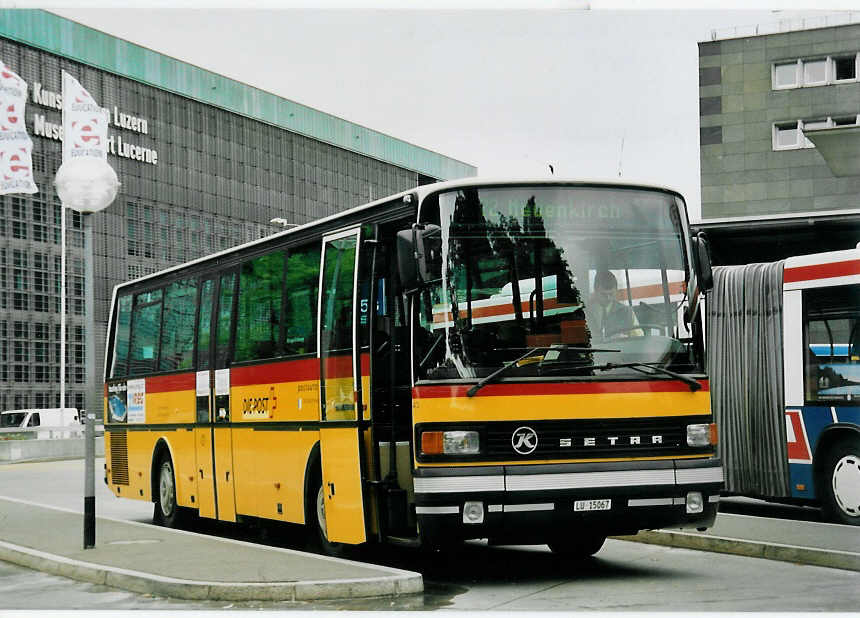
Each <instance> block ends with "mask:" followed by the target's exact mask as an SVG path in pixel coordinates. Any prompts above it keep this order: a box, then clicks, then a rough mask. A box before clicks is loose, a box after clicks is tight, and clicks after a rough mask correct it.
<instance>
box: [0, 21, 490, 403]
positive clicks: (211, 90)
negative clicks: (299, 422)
mask: <svg viewBox="0 0 860 618" xmlns="http://www.w3.org/2000/svg"><path fill="white" fill-rule="evenodd" d="M0 60H2V61H3V62H4V63H5V64H6V65H7V66H8V67H9V68H10V69H12V70H13V71H14V72H15V73H17V74H18V75H19V76H20V77H21V78H23V79H24V80H25V81H26V82H27V83H28V86H29V92H28V100H27V108H26V124H27V130H28V132H29V134H30V136H31V138H32V139H33V169H34V176H35V180H36V184H37V185H38V187H39V192H38V193H36V194H33V195H5V196H0V409H8V408H24V407H53V406H57V405H59V372H60V361H59V357H60V335H59V333H60V296H59V293H60V214H61V209H60V202H59V199H58V198H57V196H56V193H55V191H54V187H53V179H54V176H55V174H56V171H57V169H58V168H59V166H60V164H61V162H62V160H61V159H62V154H61V150H62V148H61V146H62V144H61V141H60V132H59V131H60V128H61V125H62V120H61V108H62V105H61V103H60V101H59V100H58V97H59V95H61V92H62V87H61V71H62V70H65V71H67V72H69V73H71V74H72V75H73V76H75V77H76V78H77V79H78V81H79V82H81V84H82V85H83V86H84V87H85V88H86V89H87V90H88V91H89V92H90V93H91V94H92V95H93V97H94V98H95V100H96V101H97V102H98V103H99V104H100V105H101V106H103V107H105V108H107V109H108V110H109V111H110V115H111V126H110V130H109V143H110V154H109V155H108V162H109V163H110V164H111V165H112V166H113V168H114V169H115V170H116V172H117V174H118V176H119V179H120V182H121V183H122V186H121V188H120V193H119V195H118V197H117V199H116V201H115V202H114V204H113V205H112V206H110V207H109V208H108V209H107V210H105V211H103V212H101V213H98V214H96V215H93V217H94V219H93V224H94V253H95V262H94V268H95V301H96V307H95V318H96V332H95V333H94V335H95V336H94V338H92V339H91V338H90V337H88V336H87V333H85V332H84V323H85V320H84V259H85V256H84V255H83V238H82V230H81V220H80V217H79V216H78V215H77V214H74V215H72V214H71V213H70V216H69V218H68V228H69V229H68V234H67V241H68V253H67V255H68V269H67V276H68V286H67V290H66V293H67V307H68V312H67V313H68V321H67V325H68V328H67V343H68V348H67V356H68V363H67V376H68V379H67V399H66V405H69V406H75V407H79V408H80V407H89V408H90V409H92V408H95V409H101V402H100V391H99V392H95V393H94V394H93V395H92V398H91V399H90V401H89V402H87V401H86V399H87V398H86V395H85V391H86V372H87V368H86V367H85V362H84V359H85V357H86V356H85V345H86V344H87V342H88V341H90V340H94V341H95V342H96V361H97V362H96V368H95V369H96V372H97V376H100V375H101V367H102V365H103V345H104V339H105V329H106V322H107V315H108V309H109V303H110V295H111V291H112V288H113V286H114V285H115V284H117V283H118V282H120V281H125V280H128V279H133V278H137V277H139V276H141V275H144V274H148V273H150V272H154V271H156V270H160V269H163V268H166V267H168V266H171V265H174V264H177V263H181V262H184V261H187V260H191V259H194V258H197V257H200V256H203V255H206V254H209V253H213V252H215V251H219V250H222V249H225V248H227V247H230V246H234V245H237V244H240V243H243V242H247V241H249V240H252V239H255V238H259V237H261V236H265V235H268V234H271V233H273V232H275V231H277V230H279V229H282V228H281V227H280V226H273V225H272V224H271V223H270V221H271V219H273V218H276V217H277V218H282V219H285V220H287V221H289V222H292V223H304V222H306V221H309V220H311V219H314V218H318V217H322V216H325V215H330V214H333V213H335V212H338V211H341V210H345V209H347V208H350V207H353V206H356V205H359V204H362V203H364V202H367V201H370V200H372V199H376V198H380V197H384V196H386V195H388V194H392V193H396V192H398V191H402V190H404V189H407V188H409V187H414V186H417V185H419V184H424V183H428V182H432V181H435V180H443V179H453V178H460V177H465V176H473V175H475V174H476V171H477V170H476V168H475V167H473V166H472V165H469V164H466V163H463V162H460V161H457V160H454V159H452V158H449V157H446V156H443V155H441V154H438V153H435V152H431V151H429V150H427V149H424V148H420V147H418V146H414V145H412V144H409V143H406V142H404V141H401V140H398V139H396V138H393V137H390V136H388V135H384V134H382V133H379V132H377V131H374V130H372V129H369V128H366V127H362V126H360V125H357V124H354V123H351V122H348V121H346V120H342V119H340V118H336V117H334V116H331V115H328V114H325V113H323V112H320V111H317V110H314V109H311V108H308V107H306V106H303V105H301V104H299V103H296V102H294V101H290V100H287V99H283V98H281V97H278V96H276V95H273V94H270V93H268V92H264V91H261V90H258V89H256V88H253V87H250V86H248V85H245V84H242V83H239V82H237V81H234V80H231V79H228V78H226V77H223V76H221V75H217V74H215V73H212V72H210V71H206V70H203V69H200V68H198V67H195V66H192V65H189V64H187V63H183V62H181V61H178V60H176V59H173V58H170V57H167V56H164V55H162V54H159V53H158V52H155V51H153V50H149V49H146V48H143V47H140V46H137V45H134V44H132V43H129V42H127V41H124V40H121V39H117V38H115V37H112V36H110V35H107V34H105V33H102V32H99V31H96V30H93V29H91V28H88V27H85V26H82V25H80V24H77V23H75V22H72V21H69V20H67V19H64V18H61V17H58V16H56V15H53V14H51V13H49V12H46V11H40V10H0ZM296 96H297V97H301V93H296ZM97 379H100V378H97Z"/></svg>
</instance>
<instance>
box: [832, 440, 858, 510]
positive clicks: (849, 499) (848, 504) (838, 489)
mask: <svg viewBox="0 0 860 618" xmlns="http://www.w3.org/2000/svg"><path fill="white" fill-rule="evenodd" d="M833 497H834V499H835V500H836V504H837V505H838V506H839V508H840V510H841V511H842V512H843V513H845V514H846V515H848V516H849V517H860V457H857V456H856V455H846V456H845V457H843V458H842V459H840V460H839V461H837V462H836V465H835V466H833Z"/></svg>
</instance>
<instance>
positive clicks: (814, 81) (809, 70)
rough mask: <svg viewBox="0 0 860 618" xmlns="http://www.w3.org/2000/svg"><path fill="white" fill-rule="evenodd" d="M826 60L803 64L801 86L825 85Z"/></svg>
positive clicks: (810, 61)
mask: <svg viewBox="0 0 860 618" xmlns="http://www.w3.org/2000/svg"><path fill="white" fill-rule="evenodd" d="M827 64H828V63H827V59H824V60H807V61H806V62H804V63H803V85H804V86H821V85H823V84H826V83H827Z"/></svg>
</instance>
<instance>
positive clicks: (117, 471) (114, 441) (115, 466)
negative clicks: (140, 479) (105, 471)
mask: <svg viewBox="0 0 860 618" xmlns="http://www.w3.org/2000/svg"><path fill="white" fill-rule="evenodd" d="M108 435H110V476H111V481H113V483H114V484H116V485H128V433H127V432H125V431H112V432H110V434H108Z"/></svg>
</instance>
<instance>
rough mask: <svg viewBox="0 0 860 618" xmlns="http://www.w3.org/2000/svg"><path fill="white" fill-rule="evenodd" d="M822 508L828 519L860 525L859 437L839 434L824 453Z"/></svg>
mask: <svg viewBox="0 0 860 618" xmlns="http://www.w3.org/2000/svg"><path fill="white" fill-rule="evenodd" d="M826 457H827V461H826V464H825V465H824V471H825V476H824V477H823V478H822V479H821V489H822V501H821V502H822V504H821V506H822V509H823V511H824V513H825V515H826V516H827V518H828V519H829V520H830V521H834V522H836V523H841V524H849V525H852V526H858V525H860V439H858V438H843V439H842V440H840V441H839V442H837V443H836V444H835V445H834V446H833V448H831V449H830V451H829V452H828V453H827V455H826Z"/></svg>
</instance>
